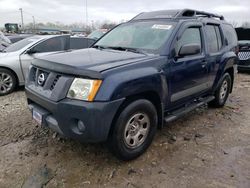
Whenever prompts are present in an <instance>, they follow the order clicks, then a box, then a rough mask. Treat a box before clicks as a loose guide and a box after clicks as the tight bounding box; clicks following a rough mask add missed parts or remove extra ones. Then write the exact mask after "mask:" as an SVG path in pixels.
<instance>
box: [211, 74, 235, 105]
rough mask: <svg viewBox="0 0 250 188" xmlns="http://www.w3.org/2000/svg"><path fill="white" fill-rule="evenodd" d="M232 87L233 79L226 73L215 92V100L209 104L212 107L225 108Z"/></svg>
mask: <svg viewBox="0 0 250 188" xmlns="http://www.w3.org/2000/svg"><path fill="white" fill-rule="evenodd" d="M231 87H232V79H231V76H230V75H229V74H228V73H226V74H224V76H223V79H222V81H221V83H220V85H219V87H218V88H217V90H216V91H215V95H214V96H215V99H214V100H213V101H211V102H210V103H209V105H210V106H212V107H217V108H220V107H223V106H224V105H225V103H226V101H227V98H228V96H229V93H230V90H231Z"/></svg>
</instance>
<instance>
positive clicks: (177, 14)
mask: <svg viewBox="0 0 250 188" xmlns="http://www.w3.org/2000/svg"><path fill="white" fill-rule="evenodd" d="M193 17H194V18H197V17H208V18H219V19H220V20H224V17H223V16H220V15H217V14H212V13H208V12H203V11H197V10H192V9H183V10H161V11H153V12H142V13H140V14H138V15H137V16H135V17H134V18H133V19H132V20H145V19H157V18H193Z"/></svg>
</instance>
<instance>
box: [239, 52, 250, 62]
mask: <svg viewBox="0 0 250 188" xmlns="http://www.w3.org/2000/svg"><path fill="white" fill-rule="evenodd" d="M248 59H250V51H246V52H239V60H243V61H244V60H248Z"/></svg>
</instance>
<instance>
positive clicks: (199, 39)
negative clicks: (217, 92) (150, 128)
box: [169, 23, 208, 106]
mask: <svg viewBox="0 0 250 188" xmlns="http://www.w3.org/2000/svg"><path fill="white" fill-rule="evenodd" d="M176 40H177V41H175V42H174V46H175V54H178V52H179V50H180V48H181V47H182V46H183V45H186V44H198V45H200V46H201V52H200V53H199V54H195V55H188V56H185V57H174V58H172V59H171V62H170V63H171V65H170V66H171V71H170V75H171V76H170V79H169V82H170V83H169V86H170V92H171V94H170V95H171V99H170V103H171V106H175V105H176V104H182V103H185V102H186V101H188V100H190V99H192V98H195V97H196V96H199V95H200V94H201V93H202V92H204V91H206V90H207V89H208V69H207V62H206V56H205V49H204V35H203V26H202V24H198V23H197V24H193V25H192V24H188V25H186V26H184V27H183V28H182V29H181V30H180V31H179V34H178V37H177V39H176Z"/></svg>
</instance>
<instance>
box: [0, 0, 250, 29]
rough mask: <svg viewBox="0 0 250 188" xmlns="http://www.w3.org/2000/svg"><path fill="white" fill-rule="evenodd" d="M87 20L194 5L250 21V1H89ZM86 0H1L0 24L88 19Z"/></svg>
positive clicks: (68, 21) (128, 17)
mask: <svg viewBox="0 0 250 188" xmlns="http://www.w3.org/2000/svg"><path fill="white" fill-rule="evenodd" d="M87 4H88V20H89V23H91V20H94V21H96V20H100V21H104V20H111V21H114V22H119V21H121V20H129V19H131V18H132V17H134V16H135V15H136V14H138V13H140V12H143V11H152V10H163V9H180V8H192V9H198V10H204V11H211V12H214V13H218V14H223V15H224V16H225V18H226V19H227V20H228V21H236V22H240V23H242V22H244V21H250V0H206V1H204V0H88V2H87ZM85 5H86V0H0V27H3V25H4V23H6V22H18V23H20V22H21V18H20V12H19V11H18V9H19V8H23V11H24V23H28V22H31V21H32V15H33V16H34V17H35V20H36V22H56V21H59V22H62V23H65V24H70V23H76V22H81V23H85V22H86V14H85Z"/></svg>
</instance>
